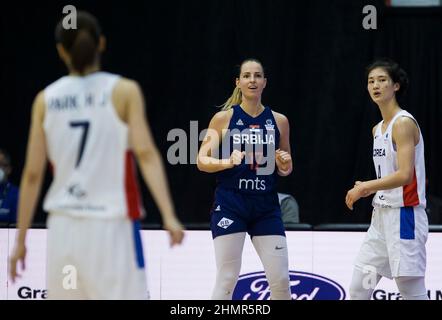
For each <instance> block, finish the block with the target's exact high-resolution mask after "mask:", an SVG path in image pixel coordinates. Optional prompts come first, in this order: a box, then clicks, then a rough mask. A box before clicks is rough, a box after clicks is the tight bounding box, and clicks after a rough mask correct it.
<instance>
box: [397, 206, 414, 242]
mask: <svg viewBox="0 0 442 320" xmlns="http://www.w3.org/2000/svg"><path fill="white" fill-rule="evenodd" d="M414 227H415V225H414V208H413V207H402V208H401V221H400V234H401V239H404V240H414V238H415V235H414Z"/></svg>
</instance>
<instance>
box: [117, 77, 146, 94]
mask: <svg viewBox="0 0 442 320" xmlns="http://www.w3.org/2000/svg"><path fill="white" fill-rule="evenodd" d="M115 90H116V91H118V92H121V93H131V92H134V91H137V90H140V84H139V83H138V82H137V81H136V80H133V79H129V78H125V77H120V78H119V79H118V81H117V83H116V84H115Z"/></svg>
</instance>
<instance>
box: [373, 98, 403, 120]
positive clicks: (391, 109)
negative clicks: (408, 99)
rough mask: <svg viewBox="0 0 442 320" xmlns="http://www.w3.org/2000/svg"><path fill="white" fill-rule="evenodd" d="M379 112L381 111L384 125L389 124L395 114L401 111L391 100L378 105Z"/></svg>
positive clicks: (393, 100) (394, 100)
mask: <svg viewBox="0 0 442 320" xmlns="http://www.w3.org/2000/svg"><path fill="white" fill-rule="evenodd" d="M378 106H379V110H381V114H382V119H383V120H384V123H389V122H390V121H391V119H393V117H394V116H395V114H396V113H398V112H399V111H401V107H399V104H398V103H397V101H396V99H391V100H389V101H386V102H385V103H380V104H378Z"/></svg>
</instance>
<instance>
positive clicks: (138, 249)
mask: <svg viewBox="0 0 442 320" xmlns="http://www.w3.org/2000/svg"><path fill="white" fill-rule="evenodd" d="M133 227H134V229H133V230H134V243H135V257H136V259H137V265H138V268H140V269H142V268H144V255H143V243H142V241H141V233H140V229H141V227H140V222H139V221H134V222H133Z"/></svg>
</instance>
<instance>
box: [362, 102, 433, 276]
mask: <svg viewBox="0 0 442 320" xmlns="http://www.w3.org/2000/svg"><path fill="white" fill-rule="evenodd" d="M399 117H409V118H411V119H413V121H415V122H416V120H415V119H414V117H413V116H412V115H411V114H410V113H408V112H407V111H405V110H401V111H400V112H398V113H397V114H396V115H395V116H394V117H393V119H392V120H391V121H390V123H389V125H388V127H387V128H386V130H385V132H382V124H383V121H381V122H380V123H379V124H378V125H377V127H376V132H375V135H374V141H373V162H374V166H375V170H376V175H377V178H378V179H380V178H382V177H385V176H388V175H391V174H393V173H394V172H396V171H397V170H398V160H397V150H396V145H395V144H394V143H393V137H392V135H393V133H392V132H393V125H394V123H395V121H396V120H397V119H398V118H399ZM416 125H417V122H416ZM414 162H415V163H414V174H413V180H412V182H411V183H410V184H408V185H405V186H401V187H398V188H394V189H389V190H380V191H378V192H377V193H376V194H375V196H374V198H373V202H372V203H373V215H372V220H371V225H370V228H369V230H368V232H367V235H366V238H365V240H364V242H363V244H362V247H361V250H360V252H359V255H358V257H357V258H356V263H355V265H356V267H358V268H359V269H361V268H364V267H366V266H371V267H375V268H376V272H377V273H378V274H379V275H381V276H385V277H388V278H392V277H394V278H395V277H400V276H416V277H418V276H424V275H425V268H426V250H425V243H426V240H427V237H428V219H427V214H426V212H425V205H426V200H425V159H424V140H423V138H422V134H421V133H420V137H419V142H418V144H417V145H416V146H415V152H414Z"/></svg>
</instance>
